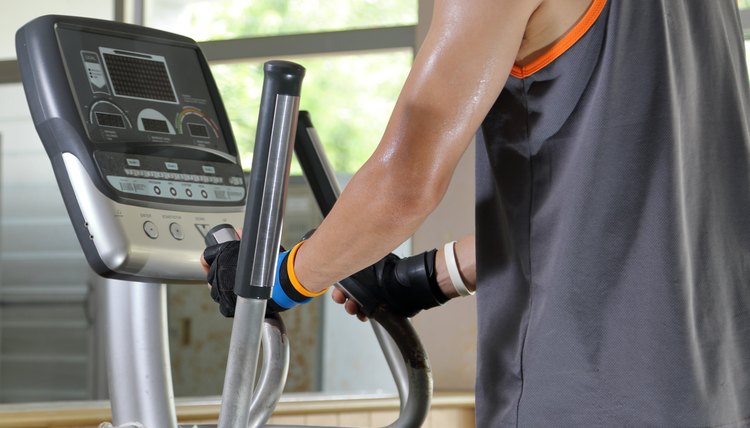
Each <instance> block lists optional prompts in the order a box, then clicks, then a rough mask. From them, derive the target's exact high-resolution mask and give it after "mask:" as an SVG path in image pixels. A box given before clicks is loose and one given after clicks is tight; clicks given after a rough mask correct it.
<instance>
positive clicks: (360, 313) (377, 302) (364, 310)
mask: <svg viewBox="0 0 750 428" xmlns="http://www.w3.org/2000/svg"><path fill="white" fill-rule="evenodd" d="M435 254H436V251H435V250H432V251H428V252H425V253H421V254H418V255H416V256H411V257H407V258H404V259H401V258H399V257H398V256H396V255H394V254H389V255H387V256H385V257H384V258H382V259H381V260H380V261H378V262H377V263H375V264H373V265H371V266H369V267H367V268H365V269H362V270H361V271H359V272H357V273H355V274H354V275H352V276H350V277H349V278H346V279H343V280H341V281H340V282H339V283H340V284H341V287H342V288H343V289H344V290H345V292H342V291H341V290H335V291H334V294H333V299H334V301H336V302H337V303H343V304H344V305H345V306H344V307H345V309H346V311H347V312H349V313H350V314H352V315H357V317H358V318H359V319H361V320H364V319H365V317H372V316H373V314H374V313H376V312H377V311H378V310H387V311H389V312H391V313H394V314H396V315H400V316H403V317H412V316H414V315H416V314H417V313H418V312H419V311H421V310H423V309H429V308H432V307H435V306H439V305H442V304H443V303H445V302H446V301H448V297H446V295H445V294H444V293H443V292H442V291H441V290H440V287H439V286H438V283H437V279H436V275H435ZM348 298H351V299H353V300H350V299H348Z"/></svg>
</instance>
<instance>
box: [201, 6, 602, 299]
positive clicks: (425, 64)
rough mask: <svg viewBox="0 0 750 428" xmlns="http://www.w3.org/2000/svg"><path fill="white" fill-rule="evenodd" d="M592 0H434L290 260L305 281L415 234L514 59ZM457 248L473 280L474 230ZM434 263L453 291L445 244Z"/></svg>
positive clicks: (546, 42) (363, 262)
mask: <svg viewBox="0 0 750 428" xmlns="http://www.w3.org/2000/svg"><path fill="white" fill-rule="evenodd" d="M591 3H592V0H435V5H434V10H433V17H432V22H431V23H430V29H429V31H428V33H427V36H426V38H425V41H424V43H423V44H422V47H421V48H420V50H419V52H418V54H417V56H416V58H415V60H414V64H413V66H412V69H411V72H410V73H409V76H408V77H407V80H406V82H405V84H404V87H403V89H402V90H401V94H400V96H399V98H398V100H397V102H396V106H395V108H394V111H393V113H392V115H391V118H390V121H389V122H388V126H387V127H386V129H385V132H384V135H383V138H382V139H381V141H380V143H379V145H378V147H377V148H376V149H375V152H374V153H373V155H372V156H371V157H370V159H368V161H367V162H366V163H365V164H364V165H363V166H362V168H361V169H360V170H359V171H358V172H357V173H356V174H355V175H354V177H352V179H351V181H350V182H349V184H348V185H347V187H346V188H345V190H344V191H343V192H342V194H341V197H340V198H339V200H338V201H337V202H336V204H335V206H334V207H333V210H332V211H331V212H330V214H329V215H328V216H327V217H326V218H325V220H324V221H323V222H322V223H321V225H320V226H319V227H318V229H317V231H316V232H315V234H314V235H313V236H312V237H310V238H309V239H308V240H307V241H306V242H305V244H304V245H302V246H301V247H300V249H299V251H298V254H297V258H296V260H295V265H294V270H295V272H296V274H297V278H298V279H299V280H300V282H301V283H302V284H303V285H304V287H305V288H307V289H308V290H310V291H311V292H318V291H321V290H323V289H325V288H326V287H328V286H330V285H331V284H333V283H335V282H337V281H339V280H340V279H342V278H345V277H347V276H349V275H351V274H352V273H354V272H357V271H359V270H361V269H363V268H364V267H366V266H369V265H371V264H373V263H375V262H376V261H378V260H379V259H380V258H382V257H383V256H385V255H386V254H387V253H388V252H390V251H392V250H393V249H394V248H396V247H397V246H398V245H400V244H401V243H402V242H404V241H405V240H406V239H407V238H408V237H409V236H411V235H413V234H414V232H415V231H416V230H417V228H418V227H419V225H420V224H421V223H422V222H423V221H424V219H425V218H426V217H427V216H428V215H429V214H430V212H432V210H434V209H435V207H436V206H437V204H438V203H439V202H440V200H441V199H442V198H443V195H444V194H445V191H446V189H447V187H448V183H449V181H450V179H451V176H452V175H453V171H454V170H455V168H456V165H457V164H458V161H459V159H460V157H461V155H462V154H463V153H464V151H465V150H466V148H467V146H468V145H469V143H470V141H471V139H472V137H473V136H474V133H475V132H476V130H477V128H478V127H479V125H480V123H481V122H482V120H483V119H484V117H485V116H486V115H487V112H488V111H489V109H490V107H491V106H492V104H493V103H494V102H495V100H496V99H497V97H498V96H499V94H500V91H501V90H502V88H503V86H504V85H505V81H506V79H507V76H508V75H509V74H510V70H511V68H512V66H513V65H514V63H515V64H519V65H526V64H528V63H529V62H531V61H533V60H534V59H536V58H537V57H538V56H539V55H540V54H541V53H543V52H544V51H545V50H546V49H547V48H548V47H549V46H550V45H552V44H554V43H555V42H556V41H557V40H559V39H560V38H561V37H563V36H564V35H565V34H566V33H568V31H570V29H571V28H573V27H574V26H575V24H576V23H577V22H578V20H579V19H580V18H581V16H583V15H584V13H585V12H586V10H587V8H588V7H589V6H590V4H591ZM374 189H376V190H377V191H376V192H373V190H374ZM455 250H456V258H457V262H458V266H459V270H460V273H461V276H462V277H463V279H464V280H465V281H466V284H467V286H468V288H469V289H470V290H474V289H475V287H476V270H475V253H474V236H473V235H471V236H467V237H466V238H464V239H462V240H461V241H459V242H458V243H457V244H456V247H455ZM201 262H202V263H203V265H204V269H207V268H208V267H207V265H206V264H205V261H203V260H201ZM436 272H437V277H438V282H439V284H440V286H441V289H442V290H443V292H444V293H445V294H446V295H447V296H448V297H455V296H456V295H457V293H456V292H455V290H454V289H453V287H452V285H451V284H450V279H449V277H448V273H447V271H446V269H445V261H444V255H443V251H442V249H439V251H438V254H437V257H436ZM333 299H334V300H336V301H337V302H339V303H345V302H346V310H347V311H348V312H349V313H352V314H355V313H357V306H356V304H354V302H347V301H346V297H345V296H344V295H343V293H341V292H340V291H338V290H334V292H333Z"/></svg>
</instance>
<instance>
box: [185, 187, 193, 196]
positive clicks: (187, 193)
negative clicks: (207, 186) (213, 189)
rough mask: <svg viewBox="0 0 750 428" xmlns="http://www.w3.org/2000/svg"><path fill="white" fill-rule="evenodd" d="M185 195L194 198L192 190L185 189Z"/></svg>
mask: <svg viewBox="0 0 750 428" xmlns="http://www.w3.org/2000/svg"><path fill="white" fill-rule="evenodd" d="M185 194H186V195H187V197H188V198H192V197H193V191H192V190H190V189H185Z"/></svg>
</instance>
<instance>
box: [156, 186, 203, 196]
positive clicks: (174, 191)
mask: <svg viewBox="0 0 750 428" xmlns="http://www.w3.org/2000/svg"><path fill="white" fill-rule="evenodd" d="M154 193H156V195H161V187H159V186H154ZM169 194H170V195H172V196H175V197H176V196H177V189H175V188H174V187H170V188H169ZM185 196H187V197H188V198H192V197H193V190H192V189H185ZM201 196H202V197H203V199H208V192H206V190H205V189H202V190H201Z"/></svg>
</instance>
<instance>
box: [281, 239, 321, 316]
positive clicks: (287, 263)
mask: <svg viewBox="0 0 750 428" xmlns="http://www.w3.org/2000/svg"><path fill="white" fill-rule="evenodd" d="M303 242H304V241H302V242H300V243H298V244H297V245H295V246H294V247H293V248H292V249H291V250H289V251H285V252H283V253H281V254H279V259H278V264H277V269H276V281H275V283H274V286H273V291H272V293H271V302H270V303H269V304H271V305H274V304H275V305H276V306H278V308H276V309H277V310H282V311H283V310H287V309H291V308H293V307H294V306H297V305H299V304H303V303H307V302H309V301H310V300H312V298H313V297H317V296H320V295H322V294H325V292H326V291H328V290H327V289H325V290H323V291H321V292H318V293H312V292H310V291H308V290H307V289H306V288H305V287H303V286H302V284H301V283H300V282H299V280H298V279H297V275H296V274H295V273H294V258H295V257H296V256H297V250H298V249H299V247H300V246H301V245H302V243H303Z"/></svg>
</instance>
